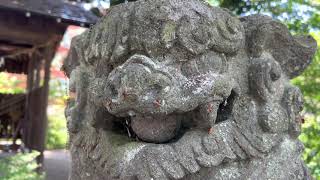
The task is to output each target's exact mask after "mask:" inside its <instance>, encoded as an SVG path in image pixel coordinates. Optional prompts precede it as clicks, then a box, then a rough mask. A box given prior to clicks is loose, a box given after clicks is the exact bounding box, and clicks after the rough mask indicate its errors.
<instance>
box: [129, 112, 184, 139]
mask: <svg viewBox="0 0 320 180" xmlns="http://www.w3.org/2000/svg"><path fill="white" fill-rule="evenodd" d="M180 127H181V116H179V115H174V114H172V115H166V116H144V115H137V116H134V117H132V119H131V128H132V130H133V132H134V133H135V134H136V136H137V137H138V138H139V139H141V140H142V141H145V142H149V143H165V142H168V141H170V140H172V139H174V138H175V137H176V136H177V134H178V133H179V130H180Z"/></svg>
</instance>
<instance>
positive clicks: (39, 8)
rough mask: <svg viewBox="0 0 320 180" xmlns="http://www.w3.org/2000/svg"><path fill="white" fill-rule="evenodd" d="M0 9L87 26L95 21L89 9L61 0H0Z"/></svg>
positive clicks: (95, 18)
mask: <svg viewBox="0 0 320 180" xmlns="http://www.w3.org/2000/svg"><path fill="white" fill-rule="evenodd" d="M1 9H7V10H11V11H16V12H22V13H25V15H26V16H32V15H35V14H36V15H41V16H42V17H46V18H51V19H55V20H58V21H61V22H62V23H67V24H70V25H78V26H85V27H89V26H90V25H91V24H94V23H95V22H96V21H97V19H98V18H97V17H96V16H95V15H94V14H93V13H91V12H90V11H86V10H85V9H84V8H83V7H81V6H79V5H76V3H72V2H65V1H62V0H1V1H0V11H1Z"/></svg>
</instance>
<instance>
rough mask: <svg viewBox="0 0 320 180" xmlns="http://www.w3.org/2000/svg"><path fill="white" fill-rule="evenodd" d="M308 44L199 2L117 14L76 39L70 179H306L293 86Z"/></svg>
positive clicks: (70, 66) (172, 0)
mask: <svg viewBox="0 0 320 180" xmlns="http://www.w3.org/2000/svg"><path fill="white" fill-rule="evenodd" d="M316 46H317V44H316V42H315V40H314V39H313V38H312V37H311V36H296V35H294V36H293V35H291V34H290V32H289V31H288V29H287V28H286V26H285V25H283V24H281V23H280V22H278V21H276V20H273V19H272V18H270V17H267V16H263V15H252V16H247V17H242V18H238V17H235V16H232V15H231V14H230V12H228V11H227V10H225V9H221V8H216V7H211V6H209V5H207V4H206V3H204V2H202V1H199V0H140V1H136V2H129V3H124V4H120V5H118V6H114V7H112V8H111V9H110V10H109V11H108V13H107V15H106V16H105V17H103V18H102V19H101V21H100V22H98V23H97V24H96V25H95V26H94V27H92V28H91V29H89V30H87V31H86V32H85V33H83V34H82V35H80V36H78V37H76V38H74V39H73V41H72V47H71V52H70V54H69V56H68V58H67V59H66V61H65V62H64V66H63V68H64V70H65V72H66V74H67V75H68V76H69V77H70V87H69V90H70V93H72V94H74V97H73V98H71V99H70V100H69V102H68V106H67V108H66V117H67V123H68V129H69V133H70V151H71V154H72V172H71V175H70V179H71V180H151V179H153V180H169V179H173V180H178V179H182V180H222V179H223V180H229V179H237V180H238V179H252V180H256V179H258V180H260V179H261V180H267V179H271V180H287V179H291V180H300V179H301V180H304V179H311V177H310V174H309V172H308V169H307V168H306V166H305V164H304V163H303V161H302V160H301V153H302V151H303V145H302V144H301V142H299V140H298V139H297V137H298V135H299V134H300V127H301V119H302V117H301V116H300V115H299V113H300V111H301V110H302V107H303V97H302V95H301V92H300V90H299V89H298V88H297V87H295V86H293V85H291V84H290V79H292V78H294V77H296V76H298V75H299V74H301V73H302V72H303V71H304V70H305V69H306V68H307V66H308V65H309V64H310V62H311V59H312V56H313V55H314V53H315V50H316Z"/></svg>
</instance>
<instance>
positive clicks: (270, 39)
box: [242, 15, 317, 78]
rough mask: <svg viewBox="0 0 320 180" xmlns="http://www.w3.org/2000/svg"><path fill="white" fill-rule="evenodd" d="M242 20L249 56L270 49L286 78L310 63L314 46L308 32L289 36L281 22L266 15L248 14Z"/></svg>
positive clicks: (259, 54) (300, 71) (315, 47)
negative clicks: (306, 34) (307, 34)
mask: <svg viewBox="0 0 320 180" xmlns="http://www.w3.org/2000/svg"><path fill="white" fill-rule="evenodd" d="M242 22H243V23H244V26H245V29H246V44H247V48H248V53H249V55H250V56H252V57H260V56H261V54H262V53H263V52H268V53H270V54H271V55H272V56H273V58H274V59H275V60H276V61H278V63H279V64H280V66H281V68H282V70H283V71H284V73H285V74H286V75H287V76H288V77H289V78H294V77H296V76H298V75H300V74H301V73H302V72H303V71H304V70H305V69H306V68H307V66H308V65H309V64H310V63H311V61H312V57H313V55H314V53H315V51H316V49H317V43H316V41H315V40H314V39H313V38H312V37H311V36H292V35H291V34H290V32H289V30H288V28H287V27H286V26H285V25H283V24H282V23H280V22H278V21H276V20H273V19H271V18H270V17H267V16H262V15H253V16H248V17H244V18H242ZM250 26H251V27H250Z"/></svg>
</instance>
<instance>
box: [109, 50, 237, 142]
mask: <svg viewBox="0 0 320 180" xmlns="http://www.w3.org/2000/svg"><path fill="white" fill-rule="evenodd" d="M230 82H232V81H230V80H229V79H228V77H227V75H224V74H221V73H219V72H218V73H215V72H213V71H209V72H207V73H203V74H198V75H195V76H188V77H187V76H185V75H184V74H183V73H182V72H181V70H179V69H177V68H176V66H175V67H173V66H168V65H167V64H165V63H163V62H155V61H153V60H152V59H150V58H148V57H146V56H142V55H134V56H132V57H131V58H130V59H129V60H127V61H126V63H124V64H123V65H122V66H119V67H117V68H115V69H114V70H113V71H112V72H111V73H110V74H109V76H108V79H107V85H106V87H105V92H106V95H105V101H104V106H105V107H106V108H107V110H108V112H109V113H111V114H113V115H115V116H117V117H129V118H130V127H131V128H132V130H133V132H134V133H135V134H136V135H137V136H138V137H139V138H140V139H142V140H143V141H146V142H153V143H163V142H168V141H170V140H171V139H173V138H174V137H176V136H177V134H178V132H179V129H180V125H181V122H182V121H183V120H184V119H186V117H185V116H187V115H186V114H185V113H186V112H189V111H195V110H197V111H199V112H200V114H201V116H200V118H202V119H203V121H202V122H201V123H199V124H201V126H202V127H205V128H207V130H209V129H210V127H212V126H213V125H214V123H215V121H216V118H217V113H218V109H219V107H220V105H221V104H222V103H224V101H225V100H226V99H227V98H228V97H229V96H230V94H231V90H232V85H231V83H230Z"/></svg>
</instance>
